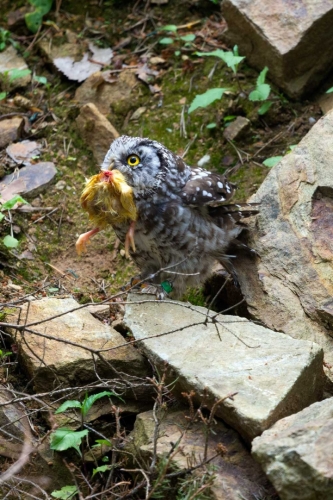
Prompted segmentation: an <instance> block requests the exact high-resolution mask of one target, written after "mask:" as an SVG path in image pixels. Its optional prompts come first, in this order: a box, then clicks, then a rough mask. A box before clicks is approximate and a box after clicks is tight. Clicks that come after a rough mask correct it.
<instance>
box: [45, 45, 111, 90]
mask: <svg viewBox="0 0 333 500" xmlns="http://www.w3.org/2000/svg"><path fill="white" fill-rule="evenodd" d="M89 50H90V53H88V52H86V53H85V54H84V55H83V58H82V59H81V61H74V59H73V58H72V57H57V58H56V59H54V60H53V62H54V64H55V66H56V67H57V68H58V69H59V70H60V71H61V72H62V73H63V74H64V75H65V76H67V78H69V80H75V81H77V82H83V81H84V80H86V79H87V78H88V77H89V76H90V75H92V74H94V73H96V72H97V71H100V70H101V69H102V68H103V67H104V66H107V65H108V64H110V62H111V59H112V57H113V51H112V49H110V48H107V49H101V48H100V47H96V46H95V45H94V44H93V43H90V44H89Z"/></svg>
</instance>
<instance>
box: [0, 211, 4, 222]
mask: <svg viewBox="0 0 333 500" xmlns="http://www.w3.org/2000/svg"><path fill="white" fill-rule="evenodd" d="M4 218H5V216H4V214H2V213H1V212H0V222H1V221H2V219H4Z"/></svg>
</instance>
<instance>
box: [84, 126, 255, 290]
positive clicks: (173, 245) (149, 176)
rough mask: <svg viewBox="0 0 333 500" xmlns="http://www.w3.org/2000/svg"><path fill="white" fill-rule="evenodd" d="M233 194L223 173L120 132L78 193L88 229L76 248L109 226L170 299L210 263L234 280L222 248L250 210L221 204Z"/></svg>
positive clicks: (199, 278)
mask: <svg viewBox="0 0 333 500" xmlns="http://www.w3.org/2000/svg"><path fill="white" fill-rule="evenodd" d="M234 192H235V185H234V184H232V183H231V182H228V181H227V179H226V178H225V177H224V176H223V175H219V174H217V173H213V172H209V171H207V170H205V169H202V168H199V167H197V168H191V167H190V166H189V165H187V164H186V163H185V161H184V160H183V159H182V158H181V157H179V156H177V155H176V154H174V153H173V152H171V151H169V150H168V149H167V148H166V147H165V146H163V145H162V144H160V143H158V142H156V141H154V140H150V139H146V138H141V137H128V136H122V137H119V138H117V139H116V140H115V141H114V142H113V143H112V144H111V147H110V149H109V151H108V152H107V154H106V156H105V159H104V161H103V163H102V166H101V172H100V173H99V174H97V175H96V176H93V177H92V178H91V179H90V180H88V182H87V185H86V188H85V190H84V191H83V194H82V196H81V204H82V207H83V208H84V209H85V210H87V211H88V213H89V216H90V220H91V221H92V222H93V224H94V226H95V227H94V229H92V230H91V231H89V232H88V233H84V234H83V235H81V236H80V238H79V239H78V241H77V244H76V246H77V250H78V252H79V253H80V252H81V251H82V250H83V249H84V248H85V244H86V242H87V241H88V239H89V238H90V237H91V236H92V235H93V234H95V233H97V232H98V231H99V230H100V229H103V228H104V227H105V226H106V225H107V224H111V225H112V227H113V229H114V231H115V232H116V234H117V236H118V238H119V239H120V240H121V241H122V242H123V243H124V244H125V249H126V253H130V255H131V257H132V258H133V260H134V261H135V263H136V264H137V266H138V267H139V269H140V271H141V275H140V278H141V279H143V280H147V282H148V283H153V284H155V285H156V287H157V288H159V287H161V285H162V288H163V289H164V290H168V291H170V290H172V296H173V297H176V298H177V297H180V296H181V294H182V293H183V292H184V290H185V288H186V287H187V286H196V285H198V284H199V283H200V282H202V281H204V280H205V279H206V278H207V277H208V275H209V274H210V272H211V269H212V266H213V264H214V263H215V262H216V261H218V262H220V263H221V264H222V265H223V266H224V267H225V268H226V269H227V270H228V271H229V272H230V273H231V274H233V277H234V278H235V279H236V276H235V272H234V269H233V266H232V263H231V259H232V258H233V257H234V256H231V255H228V250H229V249H230V247H231V246H232V245H233V244H237V241H236V238H237V236H238V235H239V233H240V232H241V230H242V227H241V226H240V225H238V224H237V222H238V221H239V219H240V218H241V217H243V216H247V215H251V214H252V213H256V208H255V207H251V206H249V205H247V204H245V205H235V204H234V205H231V204H228V201H229V200H230V198H231V197H232V196H233V194H234ZM166 284H167V285H166Z"/></svg>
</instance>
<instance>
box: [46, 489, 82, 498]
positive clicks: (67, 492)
mask: <svg viewBox="0 0 333 500" xmlns="http://www.w3.org/2000/svg"><path fill="white" fill-rule="evenodd" d="M78 492H79V490H78V489H77V487H76V486H64V487H63V488H61V490H57V491H52V493H51V496H53V498H60V500H71V499H72V498H73V497H74V495H76V494H77V493H78Z"/></svg>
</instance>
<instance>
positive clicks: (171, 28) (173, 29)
mask: <svg viewBox="0 0 333 500" xmlns="http://www.w3.org/2000/svg"><path fill="white" fill-rule="evenodd" d="M161 31H166V32H169V33H173V34H174V37H173V38H172V37H170V36H166V37H163V38H161V39H160V40H159V42H158V43H160V44H162V45H172V44H173V43H175V42H176V41H178V42H185V44H184V47H191V46H192V42H194V40H195V35H194V34H193V33H188V34H187V35H182V36H179V35H178V28H177V26H176V25H175V24H167V25H166V26H163V27H162V28H161ZM175 55H176V56H179V55H180V50H176V51H175Z"/></svg>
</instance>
